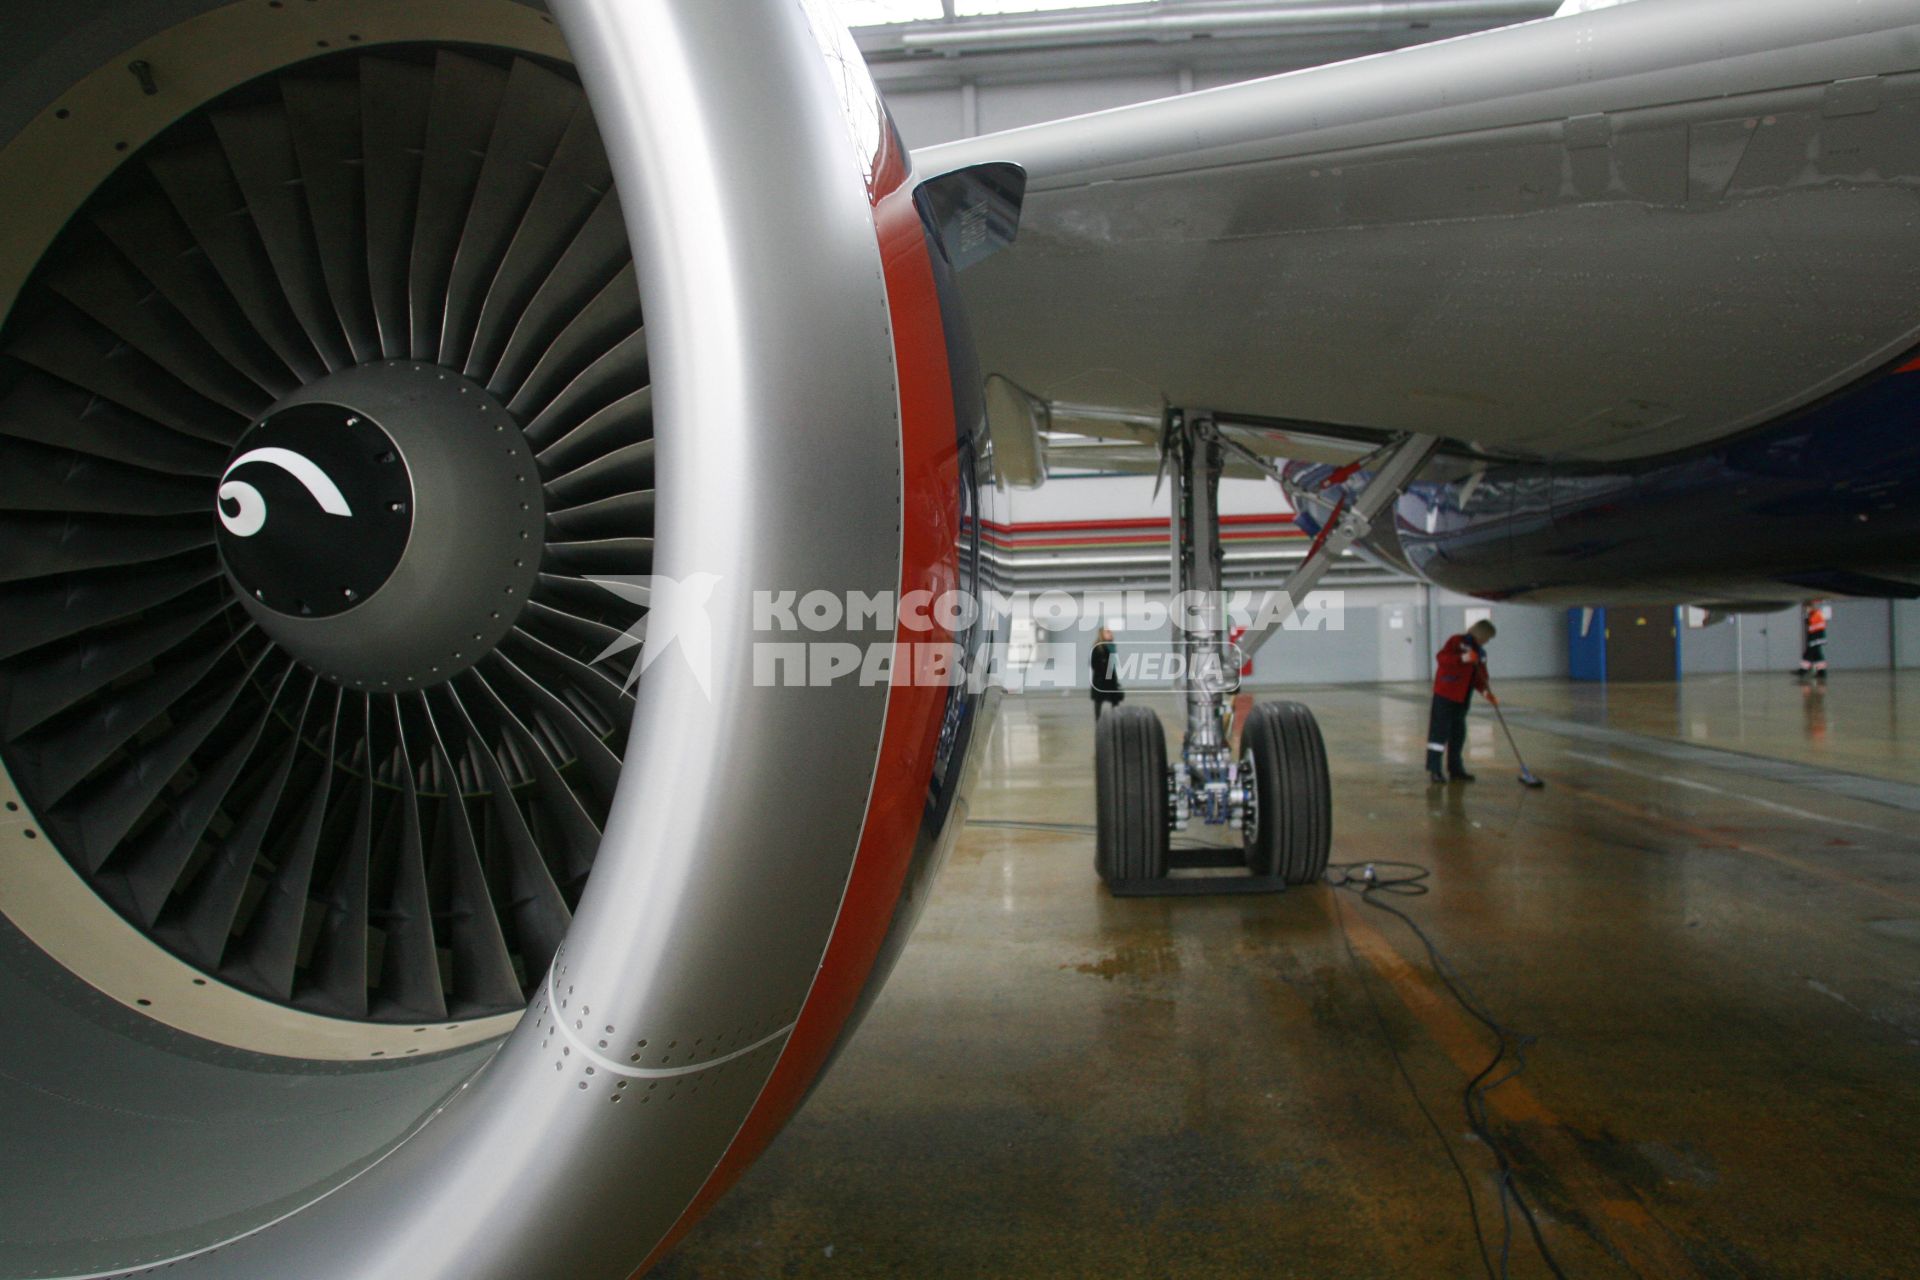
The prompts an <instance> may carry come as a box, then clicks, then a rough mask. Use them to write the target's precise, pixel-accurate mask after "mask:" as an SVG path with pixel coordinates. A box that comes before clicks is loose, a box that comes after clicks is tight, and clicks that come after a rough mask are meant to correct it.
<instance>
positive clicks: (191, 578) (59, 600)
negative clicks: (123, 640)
mask: <svg viewBox="0 0 1920 1280" xmlns="http://www.w3.org/2000/svg"><path fill="white" fill-rule="evenodd" d="M220 575H221V570H220V564H219V562H218V561H217V560H214V559H212V558H210V557H195V558H194V559H193V560H192V561H190V562H189V561H182V562H181V563H179V564H175V565H162V566H154V567H145V566H143V567H139V568H132V569H109V570H105V571H100V572H95V573H87V574H75V575H72V576H69V577H62V578H40V579H36V580H34V581H32V582H27V583H21V584H17V585H10V586H0V617H4V618H5V619H6V620H7V625H6V626H5V627H3V628H0V660H4V659H7V658H14V657H18V656H19V655H20V654H23V653H26V652H28V651H30V650H32V649H37V648H39V647H40V646H41V645H43V644H51V643H53V642H54V641H56V640H64V639H66V638H67V637H69V636H74V635H78V634H79V633H80V632H82V631H87V630H90V629H91V628H94V627H99V626H105V625H106V624H108V623H111V622H119V621H120V620H121V619H123V618H130V617H133V616H134V615H135V614H138V613H141V612H142V611H144V610H147V609H150V608H153V607H154V606H155V605H161V604H165V603H167V602H168V601H170V600H177V599H179V598H180V597H181V596H183V595H186V594H187V593H188V592H189V591H192V590H193V589H194V588H195V587H199V586H203V585H205V584H206V583H209V582H212V581H213V580H215V579H216V578H218V577H220Z"/></svg>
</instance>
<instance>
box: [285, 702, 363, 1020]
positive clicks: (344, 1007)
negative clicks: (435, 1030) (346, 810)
mask: <svg viewBox="0 0 1920 1280" xmlns="http://www.w3.org/2000/svg"><path fill="white" fill-rule="evenodd" d="M359 719H360V730H361V742H362V744H363V745H364V746H365V747H367V748H371V746H372V744H373V700H372V699H371V698H370V697H368V696H366V695H362V697H361V699H360V717H359ZM362 763H363V764H364V766H365V770H366V771H365V773H364V774H363V775H362V776H361V778H360V780H359V782H358V784H357V785H356V786H355V788H354V804H353V811H352V816H351V817H350V818H349V820H348V824H347V831H346V844H345V847H344V848H342V849H341V850H340V853H339V856H338V857H337V858H336V859H335V861H334V864H333V875H332V878H331V880H330V881H329V883H328V885H327V897H326V902H325V907H326V911H325V913H324V914H323V915H322V916H321V918H320V932H319V935H318V936H317V937H316V938H315V939H314V945H313V959H312V961H311V963H310V964H309V965H308V968H307V983H306V989H305V990H303V991H301V992H300V993H299V994H298V996H297V997H296V998H297V999H298V1000H299V1001H300V1002H301V1003H304V1004H306V1005H308V1006H310V1007H312V1008H315V1009H318V1010H319V1011H321V1012H323V1013H331V1014H334V1015H336V1016H338V1017H344V1018H364V1017H366V1016H367V950H368V943H369V940H370V939H369V934H370V931H371V926H370V923H369V919H368V911H367V901H368V898H369V896H370V892H371V883H372V879H373V790H374V781H373V761H372V758H371V756H370V755H368V756H366V757H365V758H364V759H363V761H362Z"/></svg>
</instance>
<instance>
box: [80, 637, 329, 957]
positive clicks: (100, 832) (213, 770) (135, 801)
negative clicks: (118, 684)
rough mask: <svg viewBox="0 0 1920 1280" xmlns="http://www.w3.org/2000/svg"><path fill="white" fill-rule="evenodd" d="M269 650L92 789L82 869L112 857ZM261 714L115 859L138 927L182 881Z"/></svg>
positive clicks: (85, 809) (248, 750) (83, 814)
mask: <svg viewBox="0 0 1920 1280" xmlns="http://www.w3.org/2000/svg"><path fill="white" fill-rule="evenodd" d="M272 652H273V650H271V649H265V650H262V651H261V654H260V657H258V658H256V659H255V660H254V664H253V667H252V668H251V669H250V670H249V671H248V673H247V675H246V676H243V677H242V678H241V679H239V680H235V681H233V682H232V683H231V684H230V685H228V686H227V688H226V690H225V691H224V692H223V693H222V694H221V695H220V696H219V697H217V698H213V699H211V700H210V701H208V702H207V703H206V704H205V705H203V706H202V707H200V708H199V709H198V710H197V711H195V712H193V713H192V714H191V715H190V716H188V717H187V718H186V719H184V720H181V721H179V722H177V723H175V724H174V725H173V727H172V728H170V729H168V730H167V732H166V733H164V734H162V735H161V736H160V737H158V738H156V739H154V740H153V741H152V742H150V743H147V744H145V745H144V746H143V747H142V748H141V749H140V751H139V752H138V753H137V754H135V755H134V756H133V758H132V759H130V760H129V761H128V762H127V763H126V764H124V765H122V766H121V767H120V768H118V769H117V770H115V771H114V772H113V773H111V774H109V775H107V777H106V778H105V780H104V781H103V782H102V783H101V785H100V786H98V787H97V788H94V789H93V791H92V794H90V795H89V797H88V803H86V804H85V805H82V806H80V807H79V814H80V818H79V822H78V823H77V824H76V825H77V826H78V829H79V833H80V841H79V843H80V852H81V855H82V860H83V863H84V864H85V869H86V870H88V871H98V870H99V869H100V868H101V867H103V866H105V865H107V859H108V858H109V856H112V855H115V854H116V852H117V851H118V850H119V848H120V842H121V841H123V840H125V839H126V838H127V833H128V832H129V831H132V830H133V828H134V825H135V824H136V823H137V822H139V820H140V817H141V815H142V814H144V813H146V812H147V810H148V809H150V808H152V807H153V805H154V802H155V801H157V800H159V798H160V795H161V793H162V792H164V791H165V790H166V789H167V786H168V785H169V784H170V783H171V782H172V781H173V780H174V779H175V778H176V777H178V776H179V773H180V770H181V769H183V768H185V767H186V764H187V761H188V760H190V759H191V758H192V757H193V754H194V752H196V751H198V750H200V749H201V748H202V747H203V746H205V745H206V744H207V743H208V742H209V741H210V740H211V739H212V738H213V735H214V732H215V731H216V730H218V729H219V728H220V726H221V724H222V722H223V721H225V719H226V718H227V716H228V714H230V713H231V712H232V710H233V706H234V703H235V702H236V701H237V700H238V699H239V697H240V694H241V693H242V692H243V691H244V690H245V689H246V688H247V687H248V684H249V681H250V679H251V678H252V677H253V676H254V675H255V674H256V673H257V672H258V671H259V670H260V668H261V664H262V663H263V662H264V661H265V659H266V657H267V656H268V655H269V654H271V653H272ZM291 670H292V667H291V666H290V665H289V667H288V669H287V671H285V672H282V673H281V675H280V683H279V684H276V685H275V686H274V688H273V691H272V692H271V693H270V694H269V695H268V698H269V701H271V699H273V698H277V697H279V696H280V687H281V685H283V684H285V682H286V679H287V675H288V673H289V672H291ZM265 726H266V717H265V716H258V715H253V716H249V718H248V720H247V721H246V722H245V723H243V724H241V725H239V726H237V729H238V731H239V733H240V737H239V738H238V739H237V740H235V742H234V743H233V744H232V745H231V746H229V747H228V749H227V750H226V751H225V752H224V753H223V754H222V755H221V756H220V758H219V759H218V760H217V761H216V762H215V763H213V764H212V765H210V766H208V767H207V768H206V769H205V770H204V771H202V772H201V773H199V774H198V776H196V777H195V779H194V781H193V785H192V786H190V787H189V788H187V790H186V791H184V792H182V793H181V794H180V795H178V796H176V797H174V799H173V801H172V803H170V804H168V805H167V807H166V809H165V810H164V811H163V812H162V813H161V814H160V815H159V816H158V817H156V818H155V819H154V821H153V823H152V825H151V826H149V827H148V828H147V829H146V830H145V831H144V832H142V833H141V835H140V840H139V842H138V844H137V846H135V847H132V848H130V849H128V850H127V851H126V852H125V853H123V854H119V856H117V857H115V858H114V862H115V865H116V867H117V868H118V880H119V882H120V883H121V884H123V885H124V886H125V894H124V897H125V901H126V904H127V906H128V907H129V908H130V914H132V915H133V916H134V918H135V919H137V920H139V921H140V922H141V923H142V924H146V925H151V924H152V923H153V921H154V918H155V917H156V916H158V915H159V914H160V908H161V907H162V906H164V905H165V904H166V901H167V895H168V894H170V893H172V892H173V890H174V887H175V886H176V885H177V884H178V883H179V881H180V873H181V871H182V870H184V869H185V867H186V865H187V861H188V859H190V858H192V857H193V851H194V850H195V849H196V848H198V847H199V844H200V839H201V837H202V836H204V835H205V834H206V830H207V824H208V823H210V822H211V821H213V815H214V813H215V812H216V811H217V810H218V809H219V807H220V802H221V801H222V800H224V799H226V796H227V793H228V792H229V791H231V790H233V784H234V782H235V781H237V780H238V779H239V777H240V770H241V768H242V767H243V766H244V765H245V764H246V762H247V760H248V759H249V758H250V757H251V756H252V755H253V749H254V746H255V745H256V744H257V743H258V742H259V740H260V733H261V730H262V729H264V728H265Z"/></svg>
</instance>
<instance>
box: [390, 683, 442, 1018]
mask: <svg viewBox="0 0 1920 1280" xmlns="http://www.w3.org/2000/svg"><path fill="white" fill-rule="evenodd" d="M392 707H393V724H394V732H395V735H396V747H397V750H398V751H399V754H400V799H399V801H398V804H399V806H400V809H399V828H400V838H399V847H398V848H397V849H396V850H395V851H394V863H393V887H392V891H391V894H390V895H389V897H388V899H387V906H386V909H385V910H384V911H381V912H378V913H377V914H376V917H375V918H376V919H377V920H378V922H379V923H380V926H381V928H382V929H383V930H384V931H385V932H386V936H387V947H386V954H385V955H384V957H383V958H382V960H381V964H380V1010H379V1011H380V1012H381V1013H382V1014H384V1015H386V1016H394V1015H398V1016H400V1017H403V1018H422V1019H426V1020H429V1021H433V1022H439V1021H442V1020H444V1019H445V1018H446V1016H447V1002H446V994H445V992H443V991H442V990H441V986H440V954H439V950H438V949H437V947H436V946H435V944H434V938H433V903H432V901H431V899H430V898H429V897H428V894H427V849H426V841H425V838H424V833H423V832H422V830H421V819H420V791H419V787H418V784H417V783H416V782H415V780H414V773H413V761H412V758H411V757H410V756H409V755H408V754H407V726H406V722H405V721H404V720H403V719H402V717H401V712H400V702H399V699H397V698H396V699H394V700H393V702H392Z"/></svg>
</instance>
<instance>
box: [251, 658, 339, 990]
mask: <svg viewBox="0 0 1920 1280" xmlns="http://www.w3.org/2000/svg"><path fill="white" fill-rule="evenodd" d="M345 702H346V691H345V690H344V689H341V690H336V691H335V694H334V699H333V714H332V715H331V716H329V717H328V721H327V751H326V755H325V756H324V757H322V759H321V763H320V768H319V769H318V771H317V772H316V775H315V777H314V779H313V781H312V783H310V784H309V785H308V787H307V794H306V798H305V801H304V802H303V804H302V805H301V809H300V820H299V822H298V823H297V824H296V825H295V826H294V827H293V829H292V831H291V832H290V833H289V834H288V836H287V838H286V840H285V842H284V843H285V849H284V850H283V852H282V854H281V858H280V863H279V866H277V867H276V868H275V869H274V873H273V879H272V880H270V881H269V882H268V884H267V890H266V893H265V894H264V895H262V897H261V899H260V905H259V906H258V907H256V908H254V913H253V919H251V920H249V921H248V922H247V932H246V937H245V939H244V941H243V943H242V946H243V948H244V950H243V952H242V957H243V963H245V965H246V967H247V969H248V970H249V971H250V972H251V973H252V975H253V977H254V979H255V980H256V981H257V982H259V983H260V985H261V986H263V987H265V988H266V989H267V990H268V991H269V992H270V993H272V995H273V997H274V998H275V999H278V1000H290V999H292V998H293V980H294V972H295V969H296V967H297V966H298V964H299V962H300V936H301V933H302V931H303V929H304V926H305V925H306V920H307V909H308V906H309V895H310V894H311V893H312V891H313V869H314V864H315V862H316V861H317V860H318V858H319V854H320V836H321V832H322V831H323V830H324V829H325V827H326V822H327V802H328V800H329V799H330V798H331V796H332V794H333V772H334V752H335V750H336V749H337V747H338V743H339V737H340V712H341V708H342V706H343V705H344V704H345Z"/></svg>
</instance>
